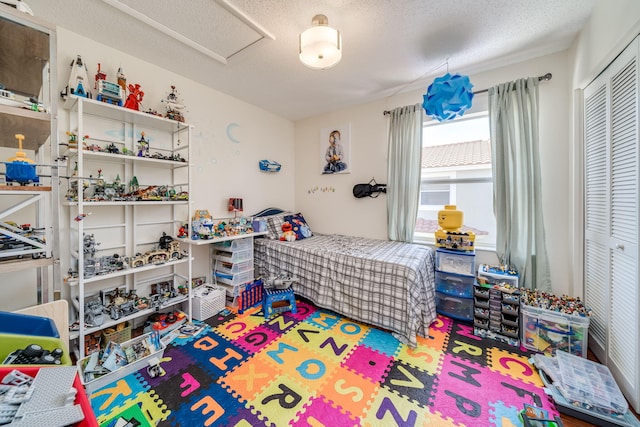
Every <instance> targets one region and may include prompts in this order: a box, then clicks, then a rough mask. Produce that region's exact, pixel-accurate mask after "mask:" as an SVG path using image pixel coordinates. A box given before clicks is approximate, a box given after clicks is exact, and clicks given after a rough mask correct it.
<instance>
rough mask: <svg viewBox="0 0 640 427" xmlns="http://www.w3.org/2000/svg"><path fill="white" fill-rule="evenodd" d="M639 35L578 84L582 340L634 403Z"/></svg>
mask: <svg viewBox="0 0 640 427" xmlns="http://www.w3.org/2000/svg"><path fill="white" fill-rule="evenodd" d="M639 46H640V45H639V41H638V39H637V38H636V39H635V40H634V41H633V42H632V43H631V44H630V45H629V46H627V48H626V49H625V50H624V51H623V52H622V53H621V54H620V55H619V56H618V57H617V58H616V59H615V60H614V61H613V62H612V63H611V64H609V66H608V67H607V68H606V69H605V70H604V71H603V72H602V73H601V74H600V75H599V76H598V77H597V78H596V79H595V80H594V81H593V82H591V83H590V84H589V86H587V87H586V88H585V90H584V121H585V128H584V228H585V229H584V280H585V284H584V286H585V289H584V291H585V292H584V298H585V304H586V305H587V306H588V307H590V308H591V309H592V310H593V316H592V317H591V321H590V325H589V347H590V348H591V349H592V351H593V352H594V354H595V355H596V356H597V357H598V359H599V360H600V362H602V363H604V364H606V365H607V366H608V367H609V369H610V370H611V372H612V373H613V375H614V377H615V379H616V382H617V383H618V385H619V386H620V388H621V389H622V391H623V392H624V394H625V396H626V397H627V399H628V400H629V402H630V403H631V405H632V406H633V407H634V408H635V410H636V411H639V410H640V286H639V283H638V280H639V277H640V275H639V270H638V240H639V239H640V234H639V227H638V222H639V219H640V218H639V216H640V212H639V209H638V208H639V205H640V204H639V200H638V189H639V188H640V185H639V184H640V178H639V176H640V174H639V171H638V167H639V164H640V161H639V152H640V150H639V147H638V146H639V112H640V108H639V102H640V101H639V99H640V97H639V84H638V80H639V64H638V56H639V55H638V54H639Z"/></svg>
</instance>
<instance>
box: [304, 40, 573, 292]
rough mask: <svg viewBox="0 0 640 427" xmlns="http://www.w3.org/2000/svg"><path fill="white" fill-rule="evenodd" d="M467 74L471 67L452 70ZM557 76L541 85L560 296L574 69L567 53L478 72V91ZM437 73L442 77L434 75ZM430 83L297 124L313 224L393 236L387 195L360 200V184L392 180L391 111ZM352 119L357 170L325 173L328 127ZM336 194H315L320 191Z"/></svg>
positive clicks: (549, 229) (481, 98)
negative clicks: (323, 148)
mask: <svg viewBox="0 0 640 427" xmlns="http://www.w3.org/2000/svg"><path fill="white" fill-rule="evenodd" d="M452 71H453V72H462V73H464V70H452ZM546 73H552V74H553V79H552V80H551V81H548V82H543V83H541V84H540V151H541V153H540V154H541V158H542V161H541V169H542V177H543V178H542V196H543V209H544V215H545V229H546V236H547V249H548V252H549V261H550V263H551V279H552V283H553V288H554V291H555V292H556V293H560V294H561V293H567V292H568V291H569V284H570V283H571V280H572V278H571V268H570V266H569V265H568V264H569V259H570V258H569V249H570V247H571V246H570V241H569V224H570V218H569V206H570V203H569V201H570V199H569V195H570V187H569V182H570V180H569V168H568V165H569V163H570V157H569V155H570V151H569V148H570V144H569V143H568V140H569V124H570V122H569V118H570V115H569V112H570V93H571V92H570V83H569V78H570V69H569V67H568V59H567V52H566V51H565V52H561V53H557V54H554V55H549V56H545V57H541V58H537V59H534V60H530V61H526V62H522V63H519V64H514V65H510V66H506V67H502V68H499V69H496V70H492V71H488V72H482V73H477V74H471V75H470V78H471V82H472V83H473V84H474V88H475V89H476V90H479V89H484V88H488V87H490V86H493V85H496V84H498V83H502V82H506V81H511V80H515V79H517V78H521V77H529V76H539V75H543V74H546ZM434 77H435V76H434ZM425 92H426V87H425V88H423V89H420V90H418V91H415V90H414V91H410V92H407V93H402V94H398V95H396V96H394V97H391V98H388V99H384V100H380V101H376V102H371V103H367V104H363V105H359V106H356V107H353V108H348V109H343V110H339V111H334V112H331V113H328V114H324V115H321V116H317V117H312V118H309V119H306V120H301V121H298V122H296V124H295V127H296V134H295V135H296V160H295V161H296V165H297V168H296V178H295V180H296V185H295V202H296V210H298V211H300V212H302V213H303V214H304V215H305V218H306V219H307V220H308V221H309V223H310V226H311V229H312V230H316V231H318V232H336V233H342V234H351V235H357V236H368V237H376V238H382V239H386V238H387V226H386V224H387V211H386V202H387V200H386V196H384V195H381V196H380V197H378V198H377V199H369V198H365V199H356V198H354V197H353V195H352V193H351V190H352V187H353V185H354V184H357V183H362V182H368V181H369V180H370V179H371V178H372V177H374V178H375V179H376V181H377V182H379V183H386V177H387V121H388V119H387V117H386V116H383V111H384V110H388V109H392V108H395V107H399V106H403V105H409V104H416V103H421V102H422V95H423V94H424V93H425ZM486 96H487V95H486V94H481V95H478V96H477V97H476V98H475V99H474V104H476V105H485V106H486V103H487V101H486ZM345 122H347V123H350V124H351V163H352V165H351V173H350V174H344V175H322V174H321V170H322V169H321V167H322V159H321V158H320V156H319V154H318V153H319V150H320V148H319V147H320V145H321V144H325V141H324V140H322V141H321V140H320V135H319V133H320V129H322V128H326V127H331V126H334V125H338V124H340V123H345ZM316 187H319V188H320V189H322V188H332V189H335V191H328V192H322V191H316V192H312V191H310V190H311V189H313V188H316ZM478 261H479V262H490V263H496V262H497V259H496V258H495V254H493V253H486V252H479V253H478Z"/></svg>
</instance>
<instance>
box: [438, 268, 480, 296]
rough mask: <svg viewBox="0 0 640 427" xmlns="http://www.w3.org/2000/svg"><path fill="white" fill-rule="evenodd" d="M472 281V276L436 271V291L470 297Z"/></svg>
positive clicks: (473, 278)
mask: <svg viewBox="0 0 640 427" xmlns="http://www.w3.org/2000/svg"><path fill="white" fill-rule="evenodd" d="M474 282H475V277H473V276H464V275H461V274H455V273H443V272H441V271H436V291H438V292H440V293H443V294H447V295H453V296H458V297H462V298H471V297H472V296H473V284H474Z"/></svg>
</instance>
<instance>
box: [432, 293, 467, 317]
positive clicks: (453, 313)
mask: <svg viewBox="0 0 640 427" xmlns="http://www.w3.org/2000/svg"><path fill="white" fill-rule="evenodd" d="M436 311H437V312H438V313H440V314H444V315H445V316H449V317H453V318H454V319H458V320H463V321H473V298H458V297H454V296H451V295H447V294H442V293H440V292H437V291H436Z"/></svg>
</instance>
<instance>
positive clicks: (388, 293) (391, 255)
mask: <svg viewBox="0 0 640 427" xmlns="http://www.w3.org/2000/svg"><path fill="white" fill-rule="evenodd" d="M291 216H292V214H291V213H286V212H285V213H282V214H276V215H270V216H267V217H266V222H267V236H266V237H264V238H257V239H255V244H254V265H255V269H256V274H257V275H260V276H262V277H271V276H275V275H277V274H280V273H289V274H292V275H294V276H295V277H296V278H297V281H296V282H295V283H294V284H293V289H294V292H295V294H296V295H298V296H301V297H303V298H307V299H308V300H310V301H311V302H313V303H314V304H316V305H317V306H319V307H322V308H325V309H328V310H331V311H334V312H336V313H339V314H341V315H344V316H347V317H349V318H351V319H354V320H356V321H359V322H364V323H368V324H371V325H374V326H377V327H380V328H384V329H387V330H390V331H391V332H392V333H393V334H394V336H395V337H396V338H397V339H399V340H400V341H401V342H403V343H405V344H407V345H409V346H411V347H415V345H416V343H417V336H427V335H428V331H429V325H430V324H431V323H432V322H433V321H434V320H435V318H436V309H435V274H434V254H433V251H432V250H431V249H430V248H428V247H426V246H422V245H416V244H408V243H400V242H391V241H386V240H377V239H368V238H362V237H351V236H343V235H336V234H331V235H328V234H318V233H313V235H310V236H305V238H302V239H299V240H294V241H280V240H278V238H279V236H280V235H281V234H282V233H281V231H280V230H281V224H282V223H284V222H287V221H286V220H285V218H290V217H291ZM297 216H299V217H302V215H300V214H297ZM294 218H295V215H294ZM305 225H306V224H305ZM307 234H310V233H309V232H307Z"/></svg>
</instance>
